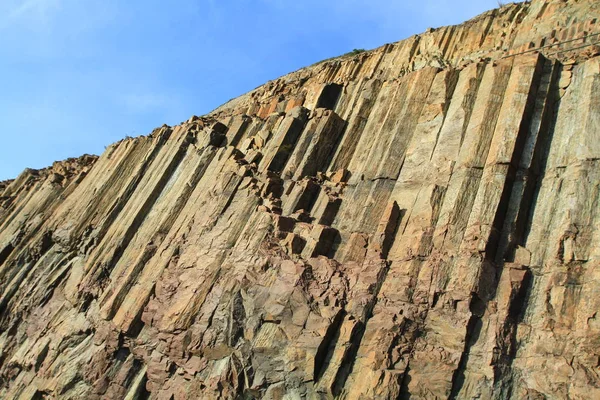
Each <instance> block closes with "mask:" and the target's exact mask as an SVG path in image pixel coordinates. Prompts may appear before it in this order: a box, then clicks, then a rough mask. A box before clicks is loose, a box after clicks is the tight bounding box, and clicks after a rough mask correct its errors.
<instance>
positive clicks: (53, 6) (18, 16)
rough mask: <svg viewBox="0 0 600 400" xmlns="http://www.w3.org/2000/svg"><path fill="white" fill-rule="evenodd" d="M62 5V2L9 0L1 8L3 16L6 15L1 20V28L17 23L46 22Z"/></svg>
mask: <svg viewBox="0 0 600 400" xmlns="http://www.w3.org/2000/svg"><path fill="white" fill-rule="evenodd" d="M61 5H62V1H61V0H20V1H17V0H12V1H11V0H9V1H8V2H6V3H4V5H3V6H0V7H1V8H0V10H1V11H2V15H4V18H1V19H0V26H2V25H10V24H12V23H15V22H17V21H26V22H27V21H28V22H31V23H40V22H45V21H47V20H48V19H49V18H51V17H52V14H53V13H54V12H56V11H57V10H59V9H60V7H61Z"/></svg>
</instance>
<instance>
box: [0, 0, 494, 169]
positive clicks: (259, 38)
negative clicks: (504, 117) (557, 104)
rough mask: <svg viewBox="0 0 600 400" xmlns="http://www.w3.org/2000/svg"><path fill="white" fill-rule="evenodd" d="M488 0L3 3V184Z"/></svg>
mask: <svg viewBox="0 0 600 400" xmlns="http://www.w3.org/2000/svg"><path fill="white" fill-rule="evenodd" d="M495 7H497V1H496V0H420V1H412V0H329V1H328V0H319V1H317V0H303V1H290V0H254V1H250V0H220V1H219V0H171V1H168V2H167V1H159V0H145V1H141V0H0V88H1V92H0V180H3V179H8V178H14V177H16V176H17V175H18V174H19V173H20V172H21V171H22V170H23V169H24V168H26V167H30V168H43V167H45V166H48V165H50V164H51V163H52V162H53V161H55V160H62V159H65V158H68V157H76V156H79V155H82V154H84V153H90V154H100V153H102V151H103V150H104V147H105V146H106V145H108V144H110V143H112V142H114V141H116V140H119V139H121V138H123V137H125V136H127V135H128V136H138V135H141V134H147V133H149V132H150V131H151V130H152V129H153V128H155V127H157V126H160V125H162V124H163V123H167V124H169V125H174V124H177V123H180V122H181V121H184V120H186V119H188V118H189V117H190V116H191V115H194V114H195V115H202V114H205V113H207V112H210V111H211V110H212V109H214V108H216V107H217V106H219V105H220V104H222V103H224V102H225V101H227V100H229V99H230V98H232V97H236V96H238V95H240V94H242V93H245V92H247V91H249V90H252V89H253V88H255V87H256V86H258V85H261V84H263V83H265V82H266V81H268V80H270V79H274V78H277V77H279V76H281V75H283V74H286V73H288V72H291V71H294V70H296V69H298V68H301V67H303V66H306V65H310V64H312V63H314V62H317V61H319V60H322V59H325V58H329V57H332V56H336V55H340V54H343V53H346V52H348V51H350V50H352V49H354V48H365V49H371V48H375V47H378V46H381V45H383V44H385V43H389V42H395V41H398V40H400V39H403V38H406V37H408V36H410V35H412V34H415V33H420V32H422V31H424V30H425V29H426V28H428V27H439V26H443V25H449V24H456V23H460V22H462V21H464V20H466V19H469V18H471V17H473V16H475V15H477V14H479V13H481V12H483V11H485V10H488V9H491V8H495Z"/></svg>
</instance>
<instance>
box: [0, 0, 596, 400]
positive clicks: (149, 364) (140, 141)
mask: <svg viewBox="0 0 600 400" xmlns="http://www.w3.org/2000/svg"><path fill="white" fill-rule="evenodd" d="M598 18H600V3H599V2H597V1H595V0H588V1H584V0H580V1H576V0H570V1H558V0H551V1H541V0H539V1H535V0H534V1H533V2H529V3H521V4H511V5H507V6H504V7H502V8H500V9H498V10H494V11H490V12H487V13H485V14H483V15H481V16H479V17H476V18H474V19H473V20H470V21H468V22H466V23H464V24H462V25H459V26H451V27H444V28H439V29H430V30H428V31H427V32H426V33H424V34H422V35H417V36H412V37H410V38H408V39H405V40H403V41H401V42H398V43H394V44H387V45H385V46H383V47H381V48H378V49H376V50H373V51H368V52H363V53H360V54H350V55H347V56H342V57H339V58H335V59H332V60H328V61H324V62H322V63H319V64H316V65H313V66H311V67H308V68H304V69H302V70H299V71H297V72H294V73H292V74H289V75H286V76H284V77H282V78H279V79H277V80H275V81H271V82H268V83H267V84H265V85H264V86H261V87H259V88H257V89H255V90H254V91H252V92H250V93H247V94H245V95H243V96H241V97H239V98H237V99H234V100H232V101H230V102H228V103H227V104H225V105H223V106H221V107H220V108H218V109H217V110H215V111H214V112H212V113H211V114H209V115H206V116H204V117H192V118H191V119H190V120H189V121H187V122H185V123H182V124H181V125H178V126H175V127H169V126H163V127H161V128H158V129H156V130H155V131H154V132H152V133H151V134H150V135H149V136H145V137H138V138H128V139H125V140H122V141H120V142H118V143H115V144H113V145H111V146H109V147H108V148H107V150H106V152H105V153H104V154H103V155H102V156H100V157H98V158H96V157H93V156H84V157H81V158H79V159H70V160H66V161H63V162H57V163H55V164H54V165H53V166H52V167H50V168H47V169H44V170H40V171H35V170H26V171H25V172H23V173H22V174H21V175H20V176H19V177H18V178H17V179H15V180H14V181H8V182H2V183H0V398H3V399H46V398H52V399H54V398H58V399H84V398H85V399H147V398H151V399H288V400H292V399H304V398H307V399H330V398H340V399H404V398H412V399H434V398H435V399H508V398H515V399H546V398H547V399H590V398H596V399H597V398H600V377H599V373H600V315H599V314H598V313H599V311H600V261H599V260H600V56H599V55H600V47H598V45H597V43H598V42H600V21H599V20H598ZM595 43H596V44H595Z"/></svg>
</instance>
